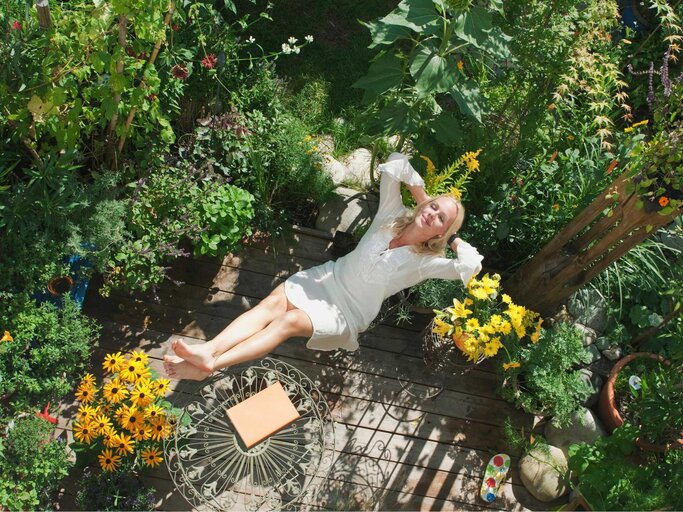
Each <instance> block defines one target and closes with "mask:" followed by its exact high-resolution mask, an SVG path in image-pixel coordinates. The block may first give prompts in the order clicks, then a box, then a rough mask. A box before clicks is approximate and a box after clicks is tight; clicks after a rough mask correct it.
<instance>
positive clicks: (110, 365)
mask: <svg viewBox="0 0 683 512" xmlns="http://www.w3.org/2000/svg"><path fill="white" fill-rule="evenodd" d="M124 364H126V360H125V359H124V357H123V355H122V354H121V352H116V353H115V354H107V355H106V356H104V361H102V369H103V370H104V371H106V372H109V373H116V372H118V371H119V370H121V368H123V365H124Z"/></svg>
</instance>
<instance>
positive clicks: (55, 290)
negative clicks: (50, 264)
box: [47, 276, 74, 297]
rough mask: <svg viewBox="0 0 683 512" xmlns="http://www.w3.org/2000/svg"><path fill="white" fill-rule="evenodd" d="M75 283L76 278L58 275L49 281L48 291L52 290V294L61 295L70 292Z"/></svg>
mask: <svg viewBox="0 0 683 512" xmlns="http://www.w3.org/2000/svg"><path fill="white" fill-rule="evenodd" d="M73 285H74V280H73V279H71V276H57V277H53V278H52V279H50V281H49V282H48V283H47V291H49V292H50V295H53V296H55V297H60V296H62V295H64V294H67V293H69V290H71V288H72V287H73Z"/></svg>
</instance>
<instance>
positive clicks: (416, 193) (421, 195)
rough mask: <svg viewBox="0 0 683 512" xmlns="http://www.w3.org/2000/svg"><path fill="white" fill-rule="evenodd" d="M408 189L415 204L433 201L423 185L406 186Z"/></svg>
mask: <svg viewBox="0 0 683 512" xmlns="http://www.w3.org/2000/svg"><path fill="white" fill-rule="evenodd" d="M406 188H407V189H408V190H409V191H410V195H411V196H413V199H414V200H415V204H420V203H423V202H425V201H429V200H430V199H431V197H430V196H429V195H427V192H425V188H424V186H422V185H406ZM454 250H455V249H454Z"/></svg>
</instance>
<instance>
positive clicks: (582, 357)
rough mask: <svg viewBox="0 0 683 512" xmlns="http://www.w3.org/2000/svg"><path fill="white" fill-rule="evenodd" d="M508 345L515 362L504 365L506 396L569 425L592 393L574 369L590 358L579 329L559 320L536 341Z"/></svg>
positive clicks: (554, 420)
mask: <svg viewBox="0 0 683 512" xmlns="http://www.w3.org/2000/svg"><path fill="white" fill-rule="evenodd" d="M507 349H508V356H509V359H510V361H512V363H513V364H510V363H508V364H505V365H504V366H503V369H502V372H503V374H504V381H503V385H502V389H501V395H502V396H503V398H505V399H506V400H509V401H511V402H512V403H514V404H515V405H516V406H517V407H520V408H521V409H523V410H525V411H527V412H531V413H541V414H544V415H547V416H553V420H552V421H553V423H554V424H556V425H558V426H563V425H567V424H568V423H569V421H570V420H571V415H572V413H573V412H574V411H575V410H576V409H577V408H578V407H579V406H580V405H581V403H582V402H583V401H584V400H586V399H587V398H588V396H589V394H590V391H589V388H588V385H587V384H586V383H585V382H584V381H583V380H582V379H581V374H580V373H579V371H578V370H576V369H575V366H576V365H578V364H580V363H582V362H583V363H586V362H588V361H589V360H590V355H589V354H588V352H587V351H586V350H585V349H584V347H583V342H582V336H581V334H580V333H579V331H578V330H577V329H576V328H575V327H574V326H573V325H569V324H564V323H560V324H558V325H557V326H556V327H555V328H554V329H544V330H543V331H542V333H541V336H540V339H539V340H538V342H537V343H535V344H528V345H523V346H522V345H519V344H517V345H513V344H510V345H509V346H508V347H507Z"/></svg>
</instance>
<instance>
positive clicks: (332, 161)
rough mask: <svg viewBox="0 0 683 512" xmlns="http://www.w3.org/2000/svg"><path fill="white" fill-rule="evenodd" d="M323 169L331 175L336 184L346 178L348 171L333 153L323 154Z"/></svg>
mask: <svg viewBox="0 0 683 512" xmlns="http://www.w3.org/2000/svg"><path fill="white" fill-rule="evenodd" d="M322 160H323V170H324V171H325V172H326V173H327V174H329V175H330V177H331V178H332V182H333V183H334V184H335V185H339V184H340V183H342V182H344V181H345V180H346V175H347V173H348V171H347V169H346V167H345V166H344V164H342V163H341V162H340V161H338V160H337V159H336V158H334V157H333V156H332V155H323V158H322Z"/></svg>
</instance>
